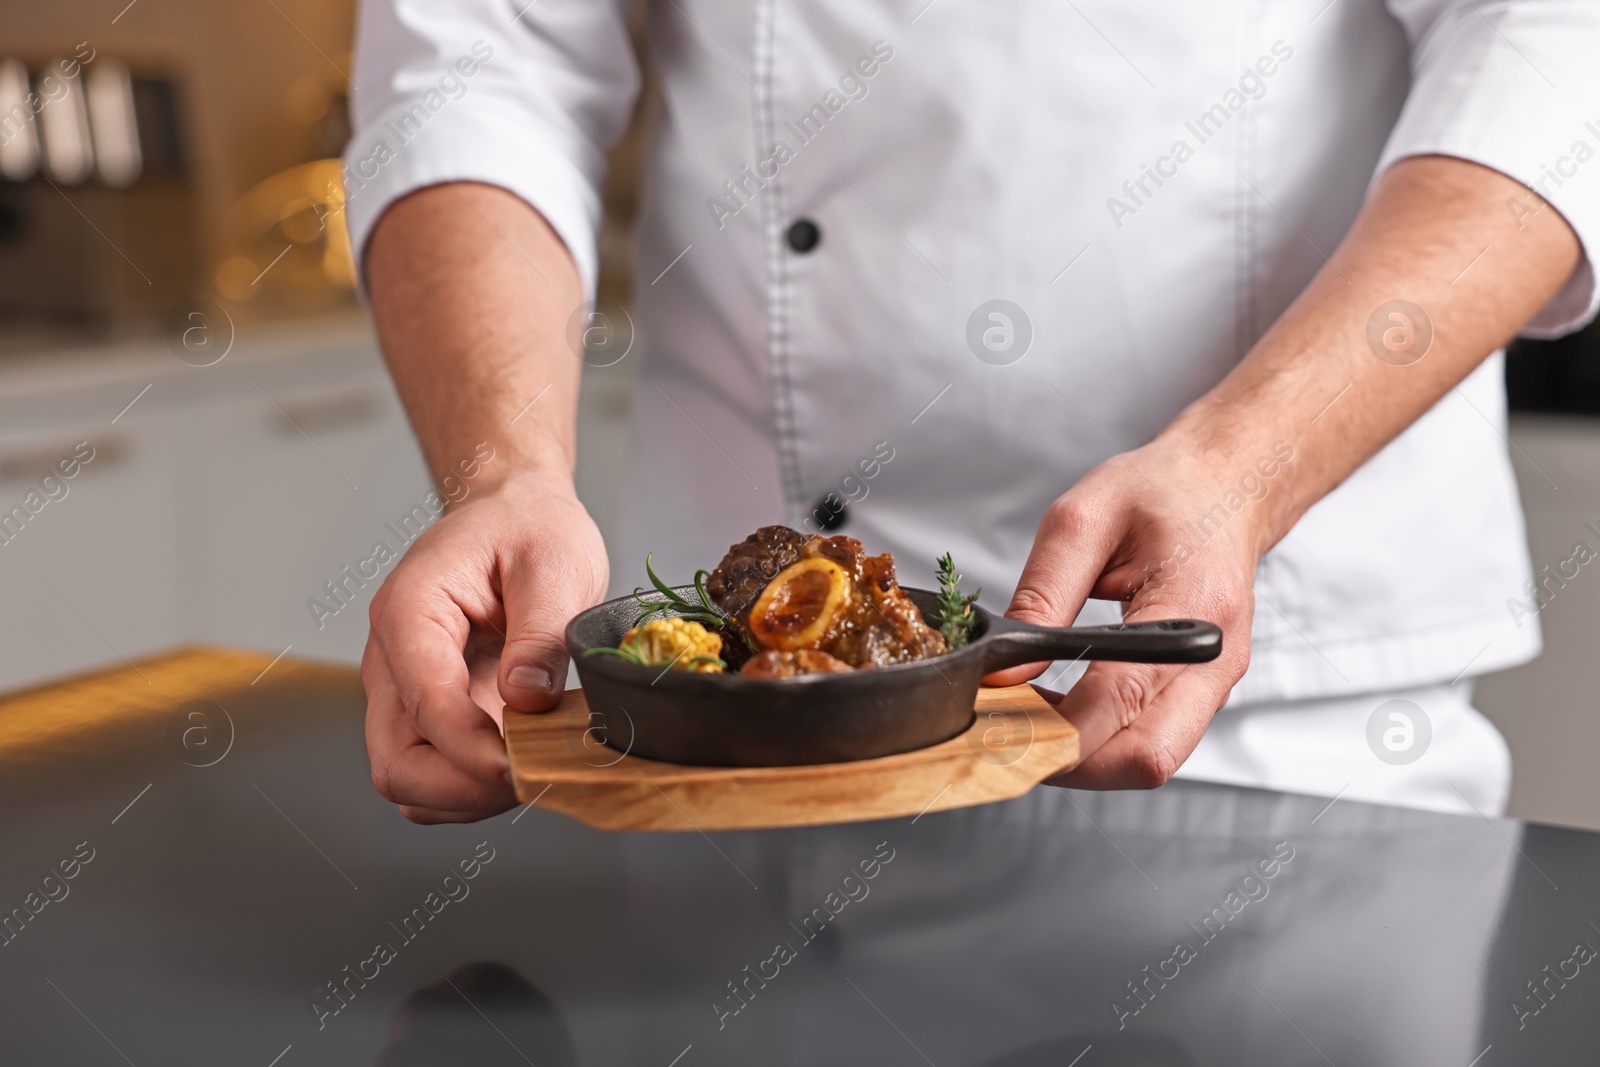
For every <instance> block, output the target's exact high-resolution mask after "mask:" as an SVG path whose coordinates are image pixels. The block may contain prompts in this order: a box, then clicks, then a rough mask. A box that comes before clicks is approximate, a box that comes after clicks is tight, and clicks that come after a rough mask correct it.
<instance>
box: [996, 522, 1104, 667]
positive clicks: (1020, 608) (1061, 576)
mask: <svg viewBox="0 0 1600 1067" xmlns="http://www.w3.org/2000/svg"><path fill="white" fill-rule="evenodd" d="M1110 551H1111V546H1110V545H1109V544H1108V543H1106V533H1105V531H1104V530H1103V529H1097V528H1095V527H1094V526H1092V525H1091V524H1090V523H1089V522H1087V521H1085V520H1083V519H1082V518H1081V517H1080V516H1079V514H1078V511H1077V509H1076V508H1075V507H1074V506H1073V505H1072V504H1071V503H1070V502H1068V501H1067V500H1065V499H1062V500H1057V501H1056V502H1055V503H1054V504H1052V505H1050V507H1049V509H1048V510H1046V511H1045V514H1044V518H1043V519H1042V520H1041V521H1040V523H1039V531H1038V533H1036V534H1035V535H1034V538H1033V550H1032V551H1031V552H1029V553H1028V562H1027V564H1026V565H1025V566H1024V567H1023V568H1022V576H1021V577H1020V578H1018V579H1017V588H1016V592H1014V593H1012V595H1011V606H1010V607H1008V608H1006V618H1008V619H1016V620H1017V621H1018V622H1028V623H1033V624H1034V625H1035V626H1071V625H1072V622H1073V620H1074V619H1076V618H1077V617H1078V612H1079V611H1081V610H1082V609H1083V603H1084V601H1085V600H1087V599H1088V598H1089V594H1090V592H1091V591H1093V589H1094V586H1095V583H1096V581H1098V580H1099V578H1100V574H1101V572H1102V571H1103V570H1104V569H1105V567H1106V563H1107V559H1108V557H1109V555H1110ZM1048 666H1049V663H1025V664H1023V665H1022V666H1020V667H1009V668H1007V669H1006V670H1003V671H996V672H995V673H994V674H991V675H989V676H987V677H986V678H984V683H985V684H987V685H1019V684H1021V683H1022V682H1026V681H1028V680H1029V679H1030V678H1037V677H1038V676H1039V675H1041V674H1043V673H1044V671H1045V668H1046V667H1048Z"/></svg>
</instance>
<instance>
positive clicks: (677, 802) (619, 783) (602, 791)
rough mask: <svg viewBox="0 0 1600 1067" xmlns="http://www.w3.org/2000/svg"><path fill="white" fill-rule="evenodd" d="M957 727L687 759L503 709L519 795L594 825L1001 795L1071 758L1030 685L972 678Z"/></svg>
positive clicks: (730, 823)
mask: <svg viewBox="0 0 1600 1067" xmlns="http://www.w3.org/2000/svg"><path fill="white" fill-rule="evenodd" d="M976 713H977V714H976V718H975V719H974V720H973V724H972V726H971V727H969V728H968V730H967V732H966V733H964V734H961V735H959V736H957V737H953V738H951V739H950V740H949V741H946V742H944V743H943V744H939V745H934V746H932V747H931V748H924V749H919V750H917V751H915V752H905V753H901V754H900V755H898V756H884V757H881V758H879V759H870V760H857V761H855V762H851V763H828V764H819V765H815V766H809V767H687V766H682V765H680V764H675V763H660V762H657V761H655V760H647V759H641V758H639V757H637V756H630V755H625V754H623V753H621V752H618V751H616V750H614V749H610V748H607V747H605V746H604V745H602V744H599V743H597V742H596V741H595V740H594V739H593V737H592V736H590V735H587V733H586V731H587V730H588V727H589V725H590V722H589V706H588V704H587V703H586V702H585V700H584V697H583V691H582V690H579V689H572V690H568V691H567V694H566V697H565V698H564V699H563V700H562V702H561V704H560V706H559V707H557V708H556V709H555V710H554V711H550V712H546V713H544V714H539V715H530V714H524V713H520V712H515V711H512V710H511V709H509V708H507V709H506V711H505V736H506V749H507V751H508V752H509V753H510V756H511V772H512V778H513V780H514V783H515V785H516V790H517V796H518V798H519V799H521V800H522V801H523V802H524V803H526V804H534V805H537V806H538V807H541V808H549V809H551V810H552V811H559V812H563V813H564V814H567V815H571V816H572V817H573V818H576V819H579V820H581V821H582V822H585V823H588V824H589V825H590V826H593V827H596V828H597V829H601V830H750V829H763V828H769V827H779V826H817V825H822V824H826V823H842V822H864V821H867V820H869V819H894V818H900V817H903V816H907V815H911V816H917V815H921V814H923V813H925V812H930V811H945V810H948V809H950V808H964V807H970V806H972V805H974V804H988V803H991V802H993V801H997V800H1010V799H1012V798H1013V797H1019V796H1021V795H1022V794H1023V793H1026V792H1027V791H1028V790H1030V789H1032V788H1033V787H1034V786H1035V785H1038V784H1039V783H1040V782H1041V781H1043V780H1044V779H1046V778H1048V777H1050V776H1051V775H1053V774H1055V773H1057V772H1058V771H1062V770H1066V769H1068V768H1069V767H1072V766H1074V765H1075V764H1076V763H1077V762H1078V732H1077V731H1076V730H1075V729H1073V727H1072V724H1071V723H1069V722H1067V721H1066V720H1065V719H1063V718H1061V716H1059V715H1057V714H1056V712H1055V709H1054V708H1052V707H1051V706H1050V705H1049V704H1047V703H1046V702H1045V701H1044V698H1042V697H1040V696H1039V695H1038V694H1037V693H1036V692H1034V690H1033V688H1032V687H1031V686H1027V685H1018V686H1011V687H1009V688H1005V689H980V690H979V691H978V699H977V706H976Z"/></svg>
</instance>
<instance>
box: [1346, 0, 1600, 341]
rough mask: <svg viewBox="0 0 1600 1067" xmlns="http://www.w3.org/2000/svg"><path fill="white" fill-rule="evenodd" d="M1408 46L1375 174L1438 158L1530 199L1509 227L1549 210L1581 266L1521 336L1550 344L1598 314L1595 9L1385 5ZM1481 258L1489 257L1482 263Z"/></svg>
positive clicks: (1578, 0) (1423, 0)
mask: <svg viewBox="0 0 1600 1067" xmlns="http://www.w3.org/2000/svg"><path fill="white" fill-rule="evenodd" d="M1388 4H1389V8H1390V10H1391V12H1392V13H1393V14H1394V15H1395V17H1396V18H1398V19H1399V20H1400V21H1401V23H1402V24H1403V25H1404V26H1405V29H1406V33H1407V35H1408V37H1409V38H1410V41H1411V47H1412V53H1411V75H1412V84H1411V92H1410V95H1409V96H1408V97H1407V99H1406V104H1405V108H1404V109H1403V111H1402V112H1401V115H1400V120H1399V122H1398V123H1397V124H1396V125H1395V128H1394V131H1393V133H1392V134H1391V135H1390V137H1389V142H1388V145H1387V146H1386V147H1385V149H1384V152H1383V155H1382V157H1381V160H1380V162H1379V165H1378V173H1380V174H1381V173H1382V172H1383V170H1384V169H1385V168H1387V167H1388V166H1389V164H1391V163H1393V162H1395V161H1396V160H1399V159H1403V158H1405V157H1407V156H1416V155H1430V154H1433V155H1447V156H1456V157H1459V158H1461V159H1467V160H1471V161H1473V162H1475V163H1480V164H1482V165H1484V166H1486V167H1492V168H1493V169H1495V170H1497V171H1500V172H1501V173H1503V174H1506V175H1508V176H1509V177H1512V178H1515V179H1516V180H1517V181H1519V182H1521V183H1522V184H1524V185H1526V186H1528V187H1529V188H1530V189H1532V190H1533V191H1534V192H1535V193H1536V194H1537V196H1536V197H1535V196H1530V197H1528V198H1527V200H1526V202H1525V203H1524V204H1511V203H1508V204H1507V206H1506V210H1507V211H1508V212H1509V213H1510V214H1511V216H1512V217H1513V218H1515V219H1518V220H1521V219H1524V218H1526V216H1527V215H1528V214H1530V213H1531V212H1532V211H1533V210H1549V208H1546V207H1543V205H1541V203H1540V199H1541V198H1542V200H1543V201H1544V202H1545V203H1547V204H1548V205H1550V207H1553V208H1554V209H1555V210H1556V211H1559V212H1560V213H1561V215H1562V216H1563V217H1564V218H1565V219H1566V220H1567V222H1568V223H1569V224H1571V226H1572V228H1573V230H1574V231H1576V233H1577V235H1578V238H1579V240H1580V241H1582V243H1583V250H1584V258H1583V260H1582V262H1580V264H1579V265H1578V268H1577V270H1575V271H1574V272H1573V275H1572V277H1571V278H1570V279H1569V280H1568V281H1567V284H1566V285H1565V287H1563V288H1562V290H1561V292H1559V293H1558V294H1556V296H1555V298H1554V299H1552V300H1551V301H1550V303H1549V304H1547V305H1546V306H1545V307H1544V308H1543V309H1542V310H1541V311H1540V312H1539V314H1537V315H1535V316H1534V318H1533V319H1532V320H1531V321H1530V322H1529V323H1528V324H1527V326H1526V327H1524V329H1523V331H1522V332H1523V333H1524V334H1526V335H1528V336H1531V337H1556V336H1560V335H1561V334H1564V333H1570V332H1571V331H1573V330H1575V329H1578V328H1579V327H1581V326H1583V325H1584V324H1585V323H1586V322H1588V321H1589V320H1590V319H1591V318H1593V317H1594V314H1595V311H1596V308H1597V307H1600V288H1597V286H1596V274H1595V259H1596V256H1597V254H1600V61H1597V59H1596V57H1600V3H1597V2H1596V0H1388ZM1492 254H1493V253H1492V252H1491V253H1490V255H1492Z"/></svg>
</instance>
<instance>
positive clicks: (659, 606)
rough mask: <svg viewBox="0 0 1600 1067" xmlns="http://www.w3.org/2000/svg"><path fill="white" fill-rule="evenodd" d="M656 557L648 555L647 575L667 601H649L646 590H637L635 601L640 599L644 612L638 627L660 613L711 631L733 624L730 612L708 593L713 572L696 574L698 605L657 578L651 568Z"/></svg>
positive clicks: (645, 569)
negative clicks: (645, 593)
mask: <svg viewBox="0 0 1600 1067" xmlns="http://www.w3.org/2000/svg"><path fill="white" fill-rule="evenodd" d="M654 554H655V553H651V554H650V555H647V556H645V558H644V572H645V574H647V575H648V576H649V578H650V584H651V585H653V586H655V587H656V592H658V593H660V594H661V595H662V597H664V598H665V599H662V600H646V599H645V598H644V592H645V591H644V587H643V586H639V587H637V588H635V589H634V591H633V599H635V600H637V601H638V602H639V607H641V608H642V609H644V610H643V612H642V613H641V614H640V616H639V621H638V622H636V623H634V625H635V626H643V625H644V624H645V623H647V622H649V621H650V620H651V619H653V618H654V617H655V616H656V615H658V614H659V615H660V616H661V617H662V618H666V613H667V612H668V611H676V612H677V613H678V615H679V616H680V617H681V618H685V619H688V620H690V621H691V622H697V623H699V624H700V625H702V626H704V627H706V628H707V629H711V630H715V629H719V628H721V627H723V626H726V625H728V623H729V622H730V621H731V620H730V619H729V618H728V613H727V612H725V611H723V610H722V609H721V608H719V607H717V604H716V601H714V600H712V599H711V595H710V594H709V593H707V592H706V577H707V576H708V575H710V573H711V572H710V571H708V570H698V571H695V572H694V588H695V592H696V593H698V594H699V597H700V603H698V604H696V603H694V602H693V601H690V600H685V599H684V598H683V597H682V596H680V595H679V594H678V593H677V592H675V591H674V590H673V588H672V587H671V586H670V585H668V584H667V583H666V582H663V581H662V580H661V579H660V578H658V577H656V572H655V571H654V570H652V569H651V567H650V557H651V556H653V555H654Z"/></svg>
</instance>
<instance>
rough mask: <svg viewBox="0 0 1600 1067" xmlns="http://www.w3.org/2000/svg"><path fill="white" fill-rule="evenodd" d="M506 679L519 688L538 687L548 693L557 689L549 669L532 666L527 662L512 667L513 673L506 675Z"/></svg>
mask: <svg viewBox="0 0 1600 1067" xmlns="http://www.w3.org/2000/svg"><path fill="white" fill-rule="evenodd" d="M506 681H508V682H510V683H511V684H512V685H514V686H516V687H517V688H518V689H538V690H542V691H543V692H546V693H548V692H551V691H553V690H554V689H555V685H554V684H553V683H552V682H551V680H550V672H549V671H547V670H545V669H544V668H543V667H531V666H528V665H527V664H522V665H521V666H517V667H512V668H511V673H510V674H508V675H506Z"/></svg>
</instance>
